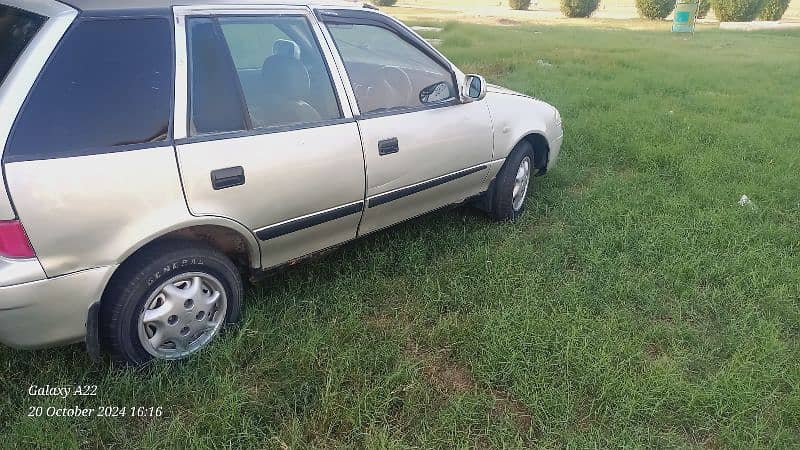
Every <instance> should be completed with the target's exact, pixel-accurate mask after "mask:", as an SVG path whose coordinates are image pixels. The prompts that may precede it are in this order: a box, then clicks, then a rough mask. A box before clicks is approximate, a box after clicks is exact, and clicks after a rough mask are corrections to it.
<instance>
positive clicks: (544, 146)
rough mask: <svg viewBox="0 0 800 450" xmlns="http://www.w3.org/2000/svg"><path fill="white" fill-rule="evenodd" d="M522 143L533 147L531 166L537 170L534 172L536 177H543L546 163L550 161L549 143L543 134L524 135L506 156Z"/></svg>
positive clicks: (536, 132)
mask: <svg viewBox="0 0 800 450" xmlns="http://www.w3.org/2000/svg"><path fill="white" fill-rule="evenodd" d="M522 142H528V143H529V144H531V147H533V166H534V167H535V168H537V169H539V170H538V171H537V172H536V176H541V175H544V174H545V173H546V172H547V162H548V161H549V159H550V143H549V142H548V141H547V138H546V137H545V136H544V133H541V132H539V131H531V132H528V133H526V134H525V135H524V136H522V137H521V138H519V139H518V140H517V142H516V143H514V145H513V146H512V147H511V150H510V151H509V152H508V154H509V155H510V154H511V152H512V151H513V149H515V148H517V146H518V145H519V144H520V143H522Z"/></svg>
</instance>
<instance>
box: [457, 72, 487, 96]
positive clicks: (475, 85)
mask: <svg viewBox="0 0 800 450" xmlns="http://www.w3.org/2000/svg"><path fill="white" fill-rule="evenodd" d="M486 87H487V86H486V80H484V79H483V77H482V76H480V75H474V74H472V75H467V76H466V78H465V79H464V88H463V92H461V98H462V99H463V100H464V101H465V102H476V101H480V100H483V98H484V97H486Z"/></svg>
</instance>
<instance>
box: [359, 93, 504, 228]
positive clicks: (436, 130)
mask: <svg viewBox="0 0 800 450" xmlns="http://www.w3.org/2000/svg"><path fill="white" fill-rule="evenodd" d="M359 126H360V128H361V138H362V141H363V143H364V155H365V158H366V166H367V198H368V199H369V198H371V197H374V196H376V195H378V194H383V193H386V192H389V191H393V190H395V189H399V188H403V187H407V186H410V185H414V184H417V183H420V182H424V181H427V180H432V179H435V178H437V177H441V176H443V175H448V174H450V173H453V172H457V171H459V170H462V169H467V168H471V167H475V166H479V165H481V164H482V163H485V162H487V161H489V160H490V159H492V158H491V156H492V130H491V120H490V118H489V112H488V110H487V109H486V103H484V102H470V103H464V104H456V105H452V106H445V107H440V108H433V109H426V110H422V111H417V112H411V113H406V114H398V115H392V116H384V117H377V118H368V119H364V120H361V121H360V122H359ZM389 138H397V140H398V146H399V151H398V152H397V153H392V154H388V155H380V154H379V153H378V142H379V141H381V140H384V139H389ZM485 175H486V171H485V169H484V170H481V171H480V172H478V173H476V174H472V175H469V176H466V177H463V178H460V179H457V180H454V181H450V182H448V183H444V184H442V185H440V186H437V187H434V188H431V189H426V190H423V191H421V192H418V193H416V194H412V195H410V196H408V197H407V198H403V199H401V200H396V201H393V202H390V203H387V204H384V205H381V206H380V207H378V208H367V209H366V210H365V212H364V218H363V219H362V221H361V231H360V232H361V233H369V232H371V231H374V230H377V229H380V228H385V227H387V226H389V225H391V224H393V223H397V222H399V221H401V220H404V219H407V218H410V217H415V216H418V215H420V214H422V213H424V212H426V211H430V210H431V209H434V208H436V207H438V206H441V205H445V204H448V203H454V202H458V201H461V200H463V199H465V198H466V197H468V196H470V195H473V194H477V193H478V192H477V190H478V189H479V188H480V185H481V183H480V181H481V180H482V179H483V177H484V176H485Z"/></svg>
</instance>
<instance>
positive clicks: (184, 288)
mask: <svg viewBox="0 0 800 450" xmlns="http://www.w3.org/2000/svg"><path fill="white" fill-rule="evenodd" d="M242 292H243V288H242V279H241V276H240V274H239V271H238V270H237V268H236V266H235V265H234V264H233V263H232V262H231V260H230V259H229V258H228V257H227V256H225V255H224V254H222V253H221V252H219V251H217V250H216V249H214V248H212V247H211V246H209V245H206V244H205V243H202V242H196V241H165V242H161V243H158V244H156V245H152V246H150V247H147V248H145V249H143V250H141V251H139V252H138V253H136V254H134V255H133V256H132V257H131V258H130V259H129V260H128V261H126V262H125V264H124V265H123V266H122V268H121V269H120V271H119V272H118V273H116V274H115V275H114V277H113V278H112V280H111V282H110V283H109V286H108V289H107V290H106V293H105V294H104V296H103V299H102V301H101V305H100V324H99V328H100V339H101V342H102V345H103V348H104V350H105V351H106V352H107V353H108V354H109V355H110V357H111V359H112V361H114V362H117V363H121V364H124V365H130V366H140V365H142V364H145V363H147V362H148V361H150V360H153V359H183V358H186V357H188V356H190V355H193V354H194V353H196V352H197V351H200V350H201V349H202V348H204V347H205V346H206V345H207V344H208V343H209V342H210V341H211V340H212V339H213V338H214V337H216V336H217V335H218V334H219V333H220V332H221V331H222V329H223V328H224V327H225V326H226V325H229V324H232V323H235V322H236V321H238V319H239V315H240V312H241V304H242Z"/></svg>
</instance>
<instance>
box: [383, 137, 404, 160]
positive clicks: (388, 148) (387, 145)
mask: <svg viewBox="0 0 800 450" xmlns="http://www.w3.org/2000/svg"><path fill="white" fill-rule="evenodd" d="M399 151H400V144H399V143H398V142H397V138H396V137H394V138H391V139H384V140H382V141H378V154H379V155H381V156H383V155H390V154H392V153H397V152H399Z"/></svg>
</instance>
